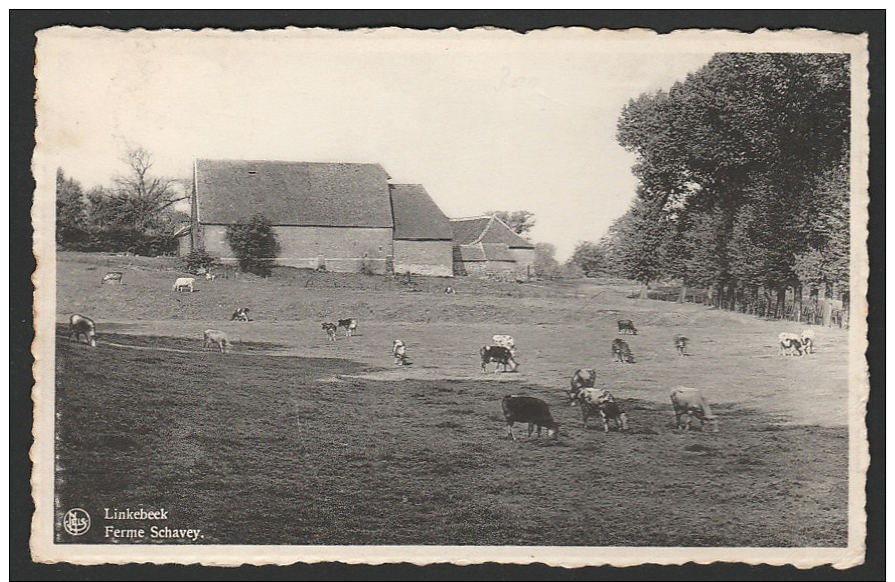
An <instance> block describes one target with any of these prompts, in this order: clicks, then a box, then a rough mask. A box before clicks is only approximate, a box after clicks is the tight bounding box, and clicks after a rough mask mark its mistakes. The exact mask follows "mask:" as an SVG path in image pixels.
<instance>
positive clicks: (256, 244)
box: [225, 214, 280, 277]
mask: <svg viewBox="0 0 895 582" xmlns="http://www.w3.org/2000/svg"><path fill="white" fill-rule="evenodd" d="M225 238H226V239H227V244H228V245H230V248H231V249H232V250H233V253H234V254H235V255H236V258H237V259H239V268H240V270H242V271H244V272H249V273H255V274H256V275H261V276H262V277H268V276H270V272H271V266H272V264H273V259H274V258H276V256H277V255H278V254H279V253H280V245H279V243H278V242H277V236H276V233H275V232H274V231H273V226H271V223H270V221H269V220H268V219H267V218H265V217H264V216H262V215H260V214H256V215H254V216H252V217H251V218H249V219H248V220H244V221H241V222H239V223H236V224H231V225H229V226H227V232H226V234H225Z"/></svg>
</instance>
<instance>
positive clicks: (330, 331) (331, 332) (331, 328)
mask: <svg viewBox="0 0 895 582" xmlns="http://www.w3.org/2000/svg"><path fill="white" fill-rule="evenodd" d="M320 327H322V328H323V331H325V332H326V335H327V336H328V337H329V341H331V342H334V341H336V330H337V329H338V328H337V327H336V324H335V323H321V324H320Z"/></svg>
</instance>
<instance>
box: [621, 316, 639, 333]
mask: <svg viewBox="0 0 895 582" xmlns="http://www.w3.org/2000/svg"><path fill="white" fill-rule="evenodd" d="M617 323H618V333H621V332H625V333H633V334H634V335H637V328H636V327H634V322H633V321H631V320H630V319H619V320H618V322H617Z"/></svg>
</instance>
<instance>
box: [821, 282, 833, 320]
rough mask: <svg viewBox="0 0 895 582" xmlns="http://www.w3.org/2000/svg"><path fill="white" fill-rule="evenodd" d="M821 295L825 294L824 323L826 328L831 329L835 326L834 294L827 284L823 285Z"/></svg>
mask: <svg viewBox="0 0 895 582" xmlns="http://www.w3.org/2000/svg"><path fill="white" fill-rule="evenodd" d="M820 291H821V293H823V304H822V305H823V307H822V309H823V323H824V327H830V326H831V325H832V324H833V293H832V291H833V290H832V289H829V288H828V286H827V285H826V284H824V285H821V287H820Z"/></svg>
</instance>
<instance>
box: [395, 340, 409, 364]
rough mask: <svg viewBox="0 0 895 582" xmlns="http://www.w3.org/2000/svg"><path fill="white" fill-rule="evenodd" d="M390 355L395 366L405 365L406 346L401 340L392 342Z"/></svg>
mask: <svg viewBox="0 0 895 582" xmlns="http://www.w3.org/2000/svg"><path fill="white" fill-rule="evenodd" d="M392 355H393V356H394V357H395V365H396V366H403V365H405V364H407V346H406V345H404V342H402V341H401V340H395V341H394V342H392Z"/></svg>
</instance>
